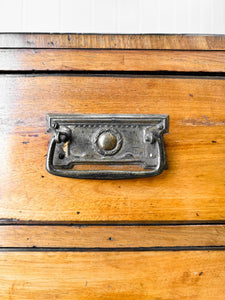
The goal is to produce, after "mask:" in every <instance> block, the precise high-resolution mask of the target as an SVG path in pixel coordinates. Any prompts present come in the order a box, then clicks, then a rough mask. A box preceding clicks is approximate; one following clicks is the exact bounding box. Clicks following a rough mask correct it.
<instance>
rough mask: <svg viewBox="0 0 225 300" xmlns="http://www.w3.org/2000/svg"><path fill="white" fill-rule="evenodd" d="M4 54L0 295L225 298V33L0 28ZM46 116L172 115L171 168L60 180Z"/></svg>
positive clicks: (0, 58)
mask: <svg viewBox="0 0 225 300" xmlns="http://www.w3.org/2000/svg"><path fill="white" fill-rule="evenodd" d="M0 48H1V49H0V73H1V74H0V118H1V123H0V129H1V130H0V133H1V136H2V139H1V141H2V142H1V146H0V149H1V175H0V176H1V181H0V222H1V226H0V247H1V248H0V251H1V252H0V259H1V264H0V270H1V272H0V273H1V274H0V298H1V299H225V288H224V280H225V269H224V265H225V252H224V251H221V250H224V247H225V235H224V234H225V225H223V224H224V220H225V179H224V178H225V78H224V71H225V37H224V36H174V35H168V36H159V35H153V36H151V35H137V36H126V35H111V36H110V35H70V34H69V35H67V34H64V35H57V34H51V35H48V34H43V35H42V34H2V35H0ZM48 113H60V114H61V113H63V114H71V113H79V114H168V115H169V116H170V126H169V134H168V135H165V136H164V140H165V147H166V152H167V160H168V170H165V171H164V172H163V173H162V174H161V175H159V176H156V177H152V178H141V179H128V180H91V179H72V178H63V177H56V176H53V175H51V174H49V173H48V172H47V171H46V169H45V160H46V153H47V149H48V142H49V139H50V137H49V135H47V134H46V114H48ZM218 250H220V251H218Z"/></svg>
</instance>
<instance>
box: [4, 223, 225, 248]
mask: <svg viewBox="0 0 225 300" xmlns="http://www.w3.org/2000/svg"><path fill="white" fill-rule="evenodd" d="M0 247H1V248H2V247H3V248H7V247H8V248H15V247H20V248H26V247H27V248H89V249H96V248H98V249H101V248H108V249H115V248H157V247H164V248H166V247H225V225H175V226H174V225H172V226H165V225H162V226H64V225H62V226H46V225H42V226H26V225H25V226H19V225H14V226H12V225H10V226H7V225H3V226H0Z"/></svg>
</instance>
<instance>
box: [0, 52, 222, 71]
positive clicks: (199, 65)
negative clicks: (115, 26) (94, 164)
mask: <svg viewBox="0 0 225 300" xmlns="http://www.w3.org/2000/svg"><path fill="white" fill-rule="evenodd" d="M0 70H2V71H6V70H8V71H39V70H41V71H49V70H51V71H71V70H72V71H83V70H85V71H177V72H178V71H179V72H225V51H171V50H161V51H156V50H143V51H139V50H84V49H83V50H75V49H0Z"/></svg>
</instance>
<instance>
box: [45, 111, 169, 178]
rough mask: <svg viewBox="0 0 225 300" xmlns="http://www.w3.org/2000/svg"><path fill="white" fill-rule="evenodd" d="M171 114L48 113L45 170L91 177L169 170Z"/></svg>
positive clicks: (56, 173) (140, 174)
mask: <svg viewBox="0 0 225 300" xmlns="http://www.w3.org/2000/svg"><path fill="white" fill-rule="evenodd" d="M168 123H169V116H168V115H80V114H74V115H72V114H48V115H47V132H50V133H52V137H51V140H50V143H49V148H48V153H47V160H46V169H47V170H48V172H49V173H51V174H53V175H57V176H64V177H72V178H89V179H125V178H138V177H151V176H156V175H159V174H160V173H162V171H163V170H164V169H167V161H166V152H165V147H164V142H163V134H164V133H168Z"/></svg>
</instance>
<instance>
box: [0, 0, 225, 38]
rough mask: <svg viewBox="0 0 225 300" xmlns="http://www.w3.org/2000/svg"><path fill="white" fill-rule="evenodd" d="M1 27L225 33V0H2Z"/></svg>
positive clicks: (2, 29)
mask: <svg viewBox="0 0 225 300" xmlns="http://www.w3.org/2000/svg"><path fill="white" fill-rule="evenodd" d="M0 32H71V33H72V32H74V33H193V34H194V33H200V34H204V33H205V34H225V0H0Z"/></svg>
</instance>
